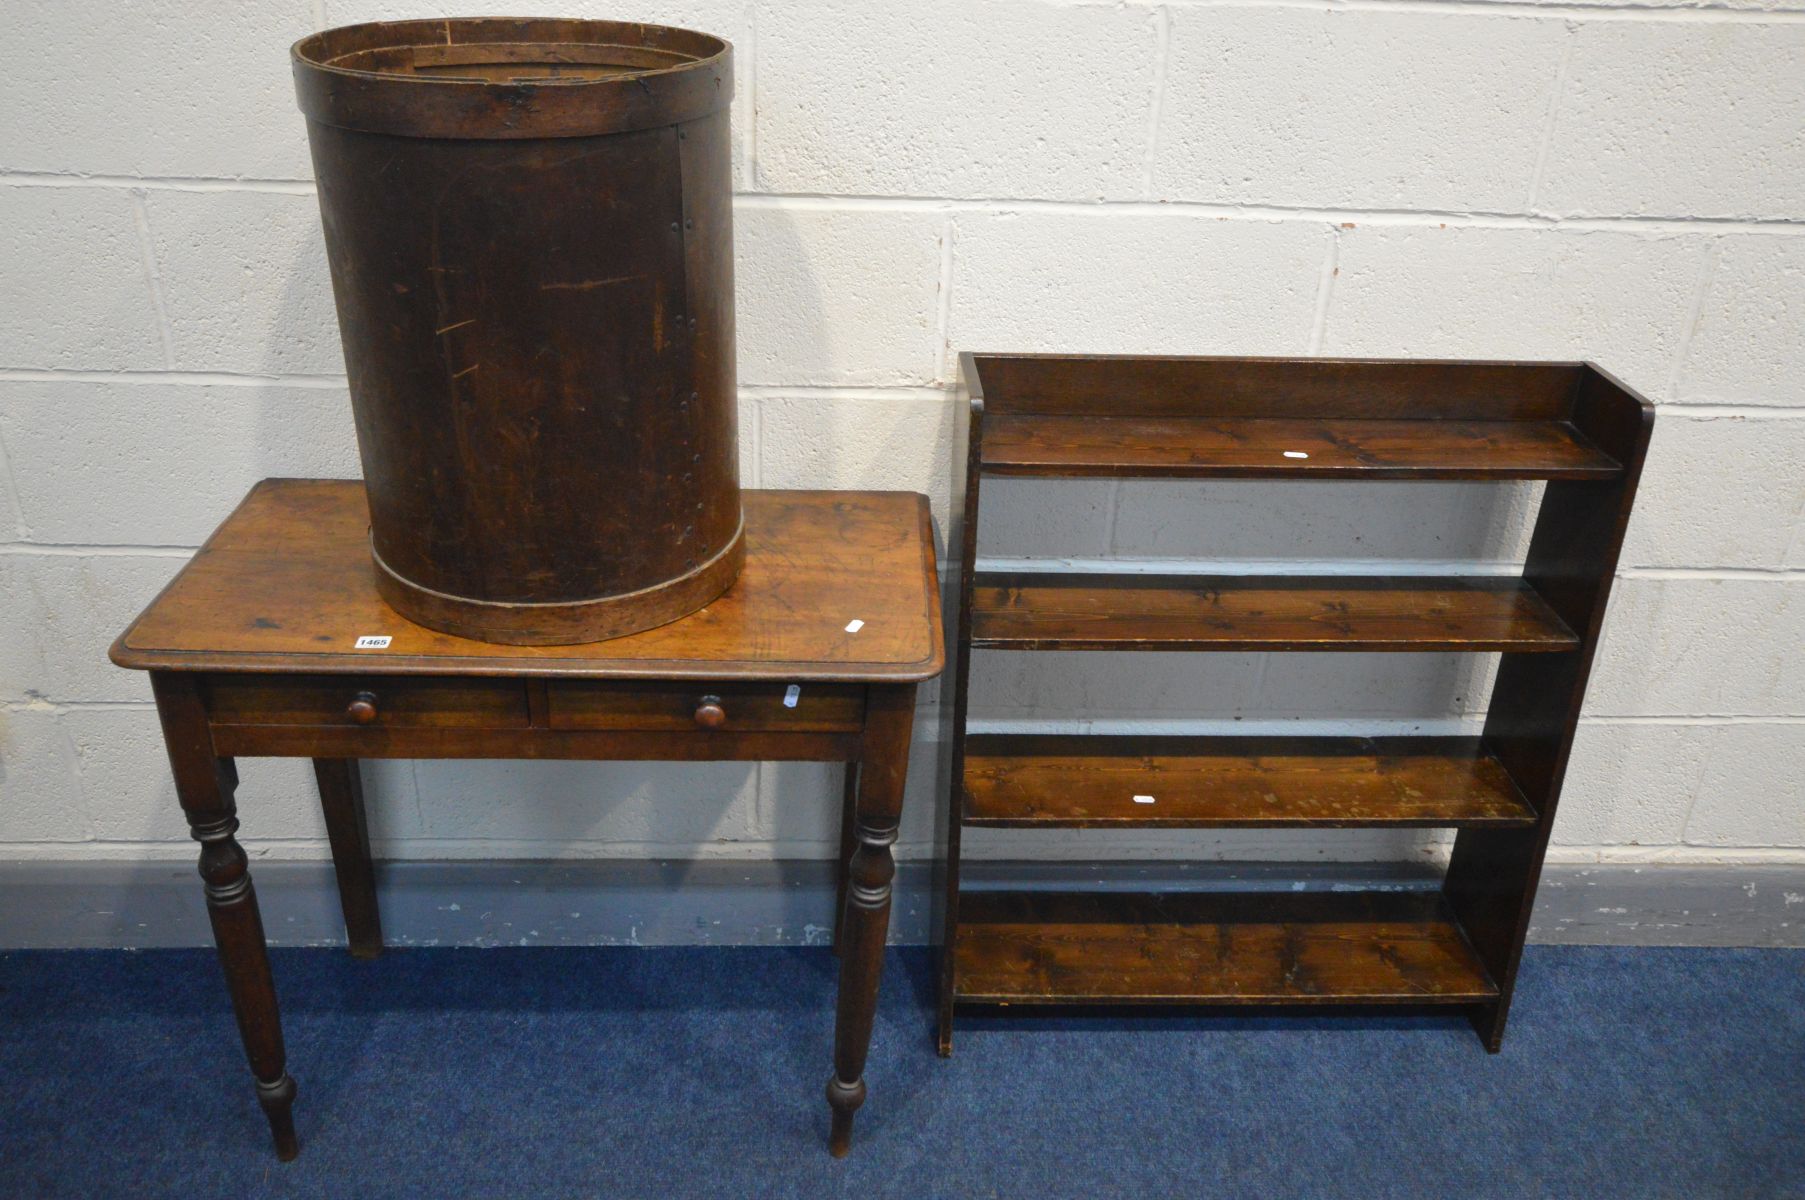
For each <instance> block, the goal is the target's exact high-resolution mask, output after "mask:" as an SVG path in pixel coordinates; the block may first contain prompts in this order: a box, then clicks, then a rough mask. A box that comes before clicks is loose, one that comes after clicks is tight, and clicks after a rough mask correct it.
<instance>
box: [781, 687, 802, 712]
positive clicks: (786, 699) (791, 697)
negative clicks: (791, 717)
mask: <svg viewBox="0 0 1805 1200" xmlns="http://www.w3.org/2000/svg"><path fill="white" fill-rule="evenodd" d="M800 699H802V685H801V684H800V683H792V684H791V685H790V686H789V687H787V688H785V689H783V706H784V707H785V708H795V707H796V701H798V700H800Z"/></svg>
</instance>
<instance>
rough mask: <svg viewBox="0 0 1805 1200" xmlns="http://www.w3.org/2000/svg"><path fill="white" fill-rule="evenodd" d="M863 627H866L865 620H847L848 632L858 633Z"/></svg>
mask: <svg viewBox="0 0 1805 1200" xmlns="http://www.w3.org/2000/svg"><path fill="white" fill-rule="evenodd" d="M863 628H865V622H863V621H856V620H855V621H848V622H846V632H847V633H857V632H858V631H859V630H861V629H863Z"/></svg>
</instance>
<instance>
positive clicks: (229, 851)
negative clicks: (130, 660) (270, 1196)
mask: <svg viewBox="0 0 1805 1200" xmlns="http://www.w3.org/2000/svg"><path fill="white" fill-rule="evenodd" d="M151 687H152V689H153V690H154V692H155V693H156V698H157V715H158V717H159V718H160V719H161V720H162V722H163V739H164V741H165V743H166V744H167V746H168V749H169V764H170V767H171V769H172V770H173V771H174V773H175V783H176V795H177V798H178V799H179V800H180V801H181V804H182V811H183V813H184V814H185V815H186V816H187V818H188V828H189V832H190V833H192V834H193V836H194V839H195V841H197V842H199V843H200V844H201V852H200V872H201V878H202V880H204V881H205V886H206V894H207V917H208V919H209V920H210V921H211V922H212V924H213V941H214V944H215V945H216V946H217V947H218V949H219V961H220V965H221V966H222V967H224V968H225V973H226V990H227V991H228V992H230V993H231V996H232V1011H233V1012H234V1014H236V1016H237V1018H238V1032H239V1035H240V1037H242V1038H243V1039H244V1053H245V1057H246V1058H247V1059H248V1060H249V1061H250V1065H251V1074H252V1075H253V1076H255V1078H256V1080H257V1100H258V1102H259V1103H260V1104H262V1106H263V1112H264V1115H265V1116H266V1117H268V1118H269V1126H270V1133H271V1134H272V1135H273V1136H274V1138H275V1141H276V1157H277V1158H279V1159H281V1160H283V1161H284V1162H287V1161H289V1160H290V1159H292V1158H294V1157H295V1155H297V1154H298V1153H300V1144H299V1143H298V1142H297V1141H296V1140H295V1123H294V1115H293V1106H294V1100H295V1081H294V1080H293V1079H292V1078H290V1077H289V1074H288V1071H287V1069H286V1063H287V1056H286V1053H285V1051H284V1050H283V1047H282V1021H281V1016H280V1014H279V1013H278V1012H277V1010H276V985H275V981H274V979H273V978H272V977H271V976H270V964H269V949H268V947H267V945H266V944H265V939H264V934H263V916H262V914H261V913H260V912H259V911H258V909H257V893H256V892H255V891H254V890H253V889H252V887H251V874H250V870H249V867H248V863H247V860H246V858H245V853H244V848H243V847H241V846H240V845H239V844H238V839H237V837H236V836H235V835H236V834H237V832H238V810H237V806H236V804H235V803H234V802H233V792H234V790H235V789H236V788H237V786H238V772H237V770H236V769H235V768H234V767H233V765H232V760H231V759H229V758H219V757H216V756H215V755H214V753H213V738H212V735H211V733H210V732H209V731H208V728H207V714H206V710H205V708H204V707H203V705H202V703H201V698H200V693H199V691H198V689H197V687H196V683H195V680H194V678H193V677H192V676H187V675H170V674H167V673H163V672H153V673H152V675H151Z"/></svg>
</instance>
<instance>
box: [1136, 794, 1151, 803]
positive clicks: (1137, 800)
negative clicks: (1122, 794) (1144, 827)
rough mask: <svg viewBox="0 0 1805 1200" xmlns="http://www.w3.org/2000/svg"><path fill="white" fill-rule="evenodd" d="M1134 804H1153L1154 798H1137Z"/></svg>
mask: <svg viewBox="0 0 1805 1200" xmlns="http://www.w3.org/2000/svg"><path fill="white" fill-rule="evenodd" d="M1134 802H1135V803H1136V804H1152V803H1153V797H1152V796H1136V797H1135V798H1134Z"/></svg>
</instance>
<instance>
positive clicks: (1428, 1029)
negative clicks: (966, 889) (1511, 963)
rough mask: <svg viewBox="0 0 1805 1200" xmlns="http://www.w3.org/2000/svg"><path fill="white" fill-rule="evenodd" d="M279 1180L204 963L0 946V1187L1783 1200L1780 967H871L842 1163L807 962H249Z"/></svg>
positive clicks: (424, 954)
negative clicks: (1330, 977) (1269, 1006)
mask: <svg viewBox="0 0 1805 1200" xmlns="http://www.w3.org/2000/svg"><path fill="white" fill-rule="evenodd" d="M273 957H274V961H275V971H276V979H277V985H278V987H279V989H280V991H281V995H282V999H283V1006H284V1007H283V1016H284V1021H285V1025H286V1030H287V1035H288V1050H289V1067H290V1070H291V1071H292V1072H293V1073H294V1075H295V1077H296V1079H297V1080H299V1082H300V1098H299V1101H298V1103H297V1107H296V1118H297V1125H298V1127H299V1131H300V1137H301V1157H300V1159H299V1160H298V1161H296V1162H294V1163H290V1164H286V1165H284V1164H280V1163H277V1162H276V1161H275V1159H274V1157H273V1155H272V1153H271V1151H270V1146H269V1138H268V1134H267V1131H266V1128H265V1126H264V1123H263V1117H262V1114H261V1112H260V1111H259V1110H258V1108H257V1105H256V1102H255V1099H254V1097H253V1093H252V1088H251V1080H250V1077H249V1075H248V1073H247V1072H246V1070H245V1067H244V1064H243V1060H242V1058H241V1056H240V1053H239V1046H238V1041H237V1036H236V1031H235V1030H234V1028H233V1026H232V1022H231V1016H230V1010H229V1008H228V1007H227V1004H226V1000H225V996H224V986H223V984H222V982H221V979H220V975H219V969H218V967H217V965H216V963H215V962H214V960H213V957H212V955H211V953H210V952H206V951H188V950H176V951H150V952H140V953H132V952H111V951H107V952H98V951H70V952H42V951H38V952H14V953H6V954H0V1196H5V1197H9V1198H10V1197H52V1196H81V1197H110V1196H131V1197H148V1196H183V1197H215V1196H222V1197H223V1196H307V1197H318V1196H331V1197H341V1196H344V1197H349V1196H358V1197H384V1196H423V1197H456V1196H505V1197H538V1196H593V1195H607V1196H646V1197H670V1196H679V1197H687V1196H720V1197H735V1198H739V1197H763V1196H803V1195H807V1196H824V1195H841V1194H845V1195H857V1196H892V1195H894V1196H908V1197H927V1196H1004V1197H1017V1196H1020V1197H1053V1196H1083V1197H1092V1196H1186V1197H1214V1196H1236V1197H1241V1196H1252V1197H1266V1196H1279V1197H1283V1196H1324V1197H1336V1198H1348V1200H1356V1198H1363V1197H1388V1196H1405V1197H1419V1196H1423V1197H1440V1196H1448V1197H1462V1198H1465V1197H1511V1198H1513V1200H1514V1198H1517V1197H1617V1196H1624V1197H1665V1196H1672V1197H1687V1198H1688V1200H1697V1198H1699V1197H1719V1196H1726V1197H1727V1196H1738V1197H1741V1196H1747V1197H1788V1196H1793V1197H1805V952H1796V951H1783V950H1671V949H1635V950H1626V949H1607V948H1568V947H1531V948H1530V950H1529V952H1528V953H1527V955H1526V956H1525V959H1524V963H1523V970H1522V979H1521V983H1520V985H1519V988H1518V992H1517V1000H1516V1005H1515V1011H1514V1013H1513V1017H1512V1021H1511V1027H1510V1031H1509V1033H1508V1035H1507V1036H1506V1038H1505V1043H1504V1053H1503V1054H1501V1055H1498V1056H1495V1057H1494V1056H1488V1055H1486V1054H1485V1053H1484V1052H1483V1051H1482V1049H1481V1048H1480V1045H1479V1041H1478V1038H1477V1037H1475V1035H1474V1034H1473V1033H1472V1031H1471V1030H1470V1028H1469V1027H1468V1026H1467V1025H1466V1024H1465V1022H1464V1021H1462V1020H1459V1019H1457V1018H1452V1017H1443V1016H1433V1015H1432V1016H1428V1017H1415V1016H1408V1017H1407V1016H1397V1015H1381V1016H1353V1017H1339V1018H1335V1017H1308V1016H1302V1017H1289V1016H1281V1017H1207V1016H1196V1015H1193V1016H1179V1017H1167V1018H1152V1017H1117V1016H1111V1017H1107V1018H1102V1019H1098V1018H1076V1017H1059V1018H1040V1019H1024V1018H1022V1017H1017V1016H1001V1017H992V1018H982V1019H977V1018H974V1019H970V1020H964V1021H962V1022H961V1024H960V1026H959V1031H958V1036H957V1043H956V1047H955V1049H956V1053H955V1056H954V1057H953V1058H952V1059H951V1060H948V1061H942V1060H940V1059H938V1058H936V1057H935V1055H934V1051H933V1047H932V1041H931V1034H930V1025H931V1011H932V1002H931V997H932V988H933V971H932V964H931V962H930V959H929V957H928V955H927V953H926V952H924V951H921V950H913V949H912V950H900V951H894V952H893V953H892V956H891V959H890V962H889V964H888V966H887V968H886V970H887V979H886V987H885V990H884V1003H883V1009H882V1012H881V1013H880V1015H879V1019H878V1025H877V1032H876V1036H875V1039H874V1043H873V1047H872V1053H871V1062H870V1066H869V1068H868V1071H867V1078H868V1079H869V1081H870V1083H871V1100H870V1102H869V1103H868V1104H867V1105H866V1106H865V1108H864V1110H863V1111H862V1112H861V1113H860V1115H859V1123H858V1133H857V1141H856V1144H855V1146H854V1148H853V1154H852V1157H851V1158H849V1159H846V1160H844V1161H838V1162H837V1161H835V1160H833V1159H831V1158H829V1157H828V1155H827V1153H826V1149H825V1139H826V1132H827V1107H826V1104H825V1103H824V1101H823V1099H822V1087H823V1084H824V1083H825V1081H826V1078H827V1073H828V1066H829V1028H830V1022H831V1014H832V993H833V988H832V983H833V971H834V960H833V959H832V958H831V957H830V956H829V955H828V954H827V953H826V952H825V951H822V950H803V949H752V948H747V949H687V948H686V949H664V950H639V949H509V950H449V949H447V950H400V951H390V952H389V953H388V954H387V955H386V956H385V957H384V958H383V959H381V960H379V961H377V962H374V963H358V962H354V961H352V960H351V959H350V958H349V957H348V956H347V955H346V954H345V953H344V952H343V951H333V950H278V951H276V952H274V955H273Z"/></svg>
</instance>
